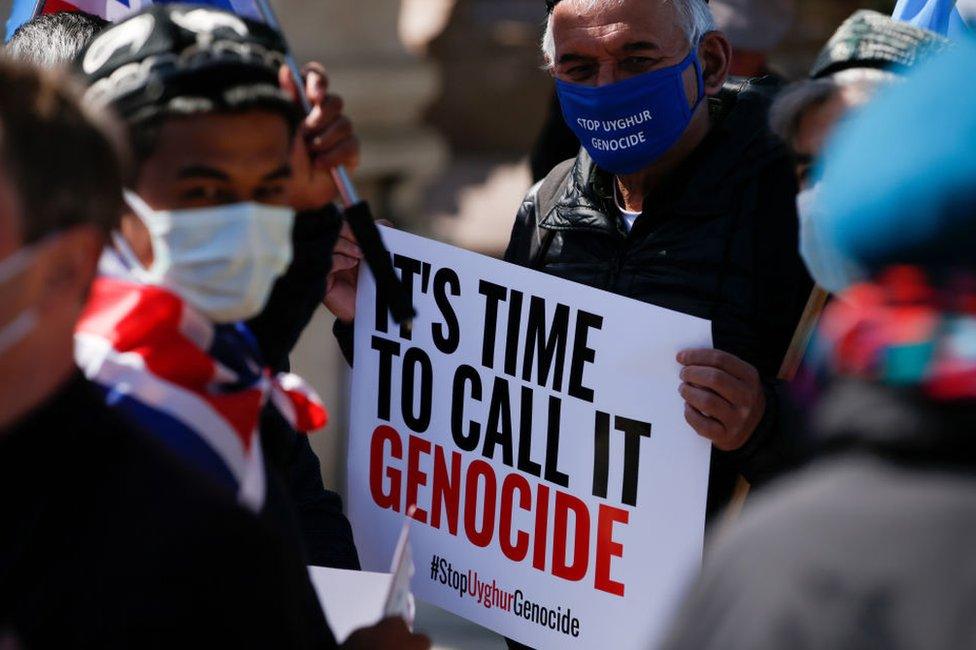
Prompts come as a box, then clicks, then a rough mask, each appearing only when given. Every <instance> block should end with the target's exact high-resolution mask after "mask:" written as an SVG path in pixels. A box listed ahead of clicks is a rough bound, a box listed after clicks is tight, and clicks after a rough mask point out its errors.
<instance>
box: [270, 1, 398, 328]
mask: <svg viewBox="0 0 976 650" xmlns="http://www.w3.org/2000/svg"><path fill="white" fill-rule="evenodd" d="M255 2H256V4H257V7H258V11H260V12H261V16H262V18H263V19H264V22H265V23H266V24H267V25H268V26H269V27H271V28H272V29H274V30H275V31H277V32H278V33H279V34H281V38H282V40H286V39H285V33H284V31H283V30H282V29H281V23H279V22H278V17H277V16H276V15H275V12H274V9H272V8H271V4H270V2H269V0H255ZM285 65H287V66H288V70H289V72H290V73H291V76H292V79H293V80H294V82H295V88H296V89H297V91H298V99H299V101H300V102H301V105H302V108H304V109H305V112H306V114H307V113H308V112H309V111H311V110H312V104H311V102H309V100H308V95H307V94H306V93H305V82H304V80H303V79H302V72H301V70H300V69H299V67H298V63H297V62H296V61H295V57H294V55H293V54H292V52H291V48H290V47H288V46H287V44H286V46H285ZM330 173H331V174H332V180H333V181H335V185H336V188H337V189H338V190H339V198H340V199H341V203H342V207H343V216H345V218H346V223H348V224H349V228H350V229H351V230H352V232H353V234H354V235H355V236H356V240H357V241H358V243H359V247H360V249H361V250H362V251H363V257H364V258H365V259H366V263H367V264H369V268H370V270H371V271H372V272H373V277H374V279H375V280H376V291H377V293H378V294H379V295H380V297H381V298H382V302H385V303H386V304H387V305H388V306H389V310H390V314H391V315H392V316H393V320H394V321H396V322H397V323H407V324H409V323H410V321H411V320H412V319H413V317H414V316H415V315H416V311H415V310H414V308H413V297H412V296H411V295H410V294H409V293H408V292H407V291H406V288H405V287H404V286H403V284H402V283H401V282H400V278H399V277H398V276H397V274H396V271H394V270H393V264H392V262H391V261H390V254H389V252H388V251H387V250H386V247H385V246H384V245H383V239H382V238H381V237H380V233H379V230H378V229H377V228H376V222H375V221H374V220H373V214H372V210H371V209H370V207H369V204H368V203H366V202H365V201H363V200H362V199H360V197H359V193H358V192H357V191H356V187H355V186H354V185H353V184H352V180H351V179H350V178H349V172H348V171H347V170H346V168H345V166H343V165H338V166H337V167H334V168H333V169H331V170H330Z"/></svg>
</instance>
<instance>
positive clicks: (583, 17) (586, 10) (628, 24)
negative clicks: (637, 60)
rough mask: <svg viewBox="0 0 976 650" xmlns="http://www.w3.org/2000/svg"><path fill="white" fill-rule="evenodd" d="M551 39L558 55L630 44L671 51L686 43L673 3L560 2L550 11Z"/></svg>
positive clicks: (653, 0)
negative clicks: (589, 48)
mask: <svg viewBox="0 0 976 650" xmlns="http://www.w3.org/2000/svg"><path fill="white" fill-rule="evenodd" d="M553 37H554V39H555V41H556V50H557V53H559V51H560V50H561V49H563V48H570V49H575V48H578V47H587V46H588V45H609V46H615V47H623V46H626V45H627V44H628V43H632V42H645V43H649V44H653V45H654V46H656V47H658V48H660V49H662V50H670V49H674V48H680V47H682V46H683V44H684V40H685V38H684V30H683V29H682V26H681V24H680V18H679V15H678V11H677V9H676V7H675V5H674V2H673V0H562V1H561V2H559V4H557V5H556V6H555V8H554V10H553Z"/></svg>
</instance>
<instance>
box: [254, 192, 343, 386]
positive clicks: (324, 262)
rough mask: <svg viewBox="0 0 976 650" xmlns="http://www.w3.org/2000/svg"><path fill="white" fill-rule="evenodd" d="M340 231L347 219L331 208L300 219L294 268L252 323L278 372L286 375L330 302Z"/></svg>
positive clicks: (297, 219) (294, 243)
mask: <svg viewBox="0 0 976 650" xmlns="http://www.w3.org/2000/svg"><path fill="white" fill-rule="evenodd" d="M341 226H342V215H341V214H339V211H338V210H337V209H336V208H335V207H334V206H332V205H328V206H326V207H324V208H322V209H321V210H314V211H309V212H302V213H300V214H298V215H297V216H296V217H295V227H294V229H293V231H292V251H293V254H292V262H291V265H290V266H289V267H288V270H286V271H285V274H284V275H282V276H281V277H280V278H278V281H277V282H276V283H275V285H274V288H273V289H272V290H271V296H270V297H269V298H268V302H267V304H266V305H265V306H264V310H263V311H262V312H261V313H260V314H258V315H257V316H255V317H254V318H252V319H251V320H250V321H248V323H247V324H248V326H249V327H250V328H251V331H252V332H254V336H255V337H256V338H257V341H258V346H259V347H260V348H261V353H262V355H263V356H264V359H265V362H266V363H267V364H268V365H269V366H270V367H271V368H273V369H275V370H279V371H280V370H285V369H287V367H288V355H289V354H290V353H291V351H292V348H294V347H295V344H296V343H298V339H299V337H300V336H301V335H302V332H303V331H304V330H305V327H307V326H308V323H309V321H311V320H312V316H313V315H314V314H315V310H316V308H317V307H318V306H319V304H320V303H321V302H322V298H323V297H324V296H325V278H326V276H327V275H328V274H329V269H330V268H331V267H332V249H333V247H334V246H335V242H336V239H337V238H338V236H339V228H340V227H341Z"/></svg>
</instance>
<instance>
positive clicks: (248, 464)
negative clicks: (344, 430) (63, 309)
mask: <svg viewBox="0 0 976 650" xmlns="http://www.w3.org/2000/svg"><path fill="white" fill-rule="evenodd" d="M75 360H76V361H77V363H78V365H79V367H80V368H81V369H82V371H83V372H84V373H85V375H86V376H87V377H88V378H89V379H91V380H92V381H94V382H95V383H96V384H98V385H99V386H101V387H102V388H103V389H104V391H105V396H106V401H107V403H108V404H109V405H110V406H111V407H113V408H115V409H116V410H117V411H118V412H119V413H121V414H122V415H123V416H124V417H126V418H128V419H129V420H130V421H133V422H135V423H136V424H137V425H139V426H140V427H141V428H142V429H143V430H145V431H147V432H148V433H150V434H152V435H153V436H154V437H155V438H157V439H158V440H160V441H161V442H162V443H163V444H164V445H165V446H166V447H168V448H169V449H170V450H172V451H173V452H175V453H176V454H177V455H178V456H180V457H181V458H183V459H184V460H185V461H186V462H187V463H188V464H189V465H191V466H193V467H195V468H196V469H198V470H200V471H202V472H203V473H205V474H206V475H208V476H210V477H212V478H213V479H215V480H216V481H217V482H218V483H219V484H221V485H223V486H225V487H226V488H228V489H229V490H231V491H233V492H235V493H236V494H237V498H238V501H239V502H241V503H242V504H244V505H246V506H248V507H250V508H251V509H253V510H255V511H257V510H260V508H261V507H262V506H263V504H264V498H265V491H266V484H265V469H264V459H263V455H262V452H261V441H260V437H259V436H258V421H259V418H260V414H261V411H262V409H263V408H264V406H265V404H266V403H267V402H268V400H271V402H272V403H273V404H274V406H275V407H276V408H277V409H278V411H279V412H280V413H281V414H282V416H284V418H285V419H286V420H287V421H288V422H289V424H291V425H292V426H293V427H294V428H295V429H297V430H298V431H302V432H309V431H313V430H315V429H319V428H321V427H323V426H325V423H326V421H327V413H326V410H325V407H324V406H323V405H322V402H321V400H320V399H319V397H318V395H316V394H315V392H314V390H312V389H311V388H310V387H309V386H308V385H307V384H306V383H305V382H304V381H303V380H302V379H301V378H299V377H298V376H296V375H293V374H290V373H277V374H275V373H272V372H271V371H270V370H268V368H266V367H265V366H264V364H263V363H262V362H261V356H260V351H259V349H258V346H257V342H256V340H255V339H254V337H253V335H252V334H251V332H250V330H248V328H247V326H246V325H245V324H243V323H234V324H228V325H214V324H213V323H212V322H210V321H209V319H207V318H206V317H204V316H203V315H201V314H200V313H198V312H197V311H196V310H194V309H193V308H192V307H190V306H189V305H188V304H186V303H185V302H184V301H183V300H182V299H181V298H180V297H179V296H177V295H176V294H174V293H172V292H170V291H168V290H166V289H164V288H161V287H157V286H150V285H146V284H141V283H139V282H136V281H134V280H132V279H131V278H129V277H127V275H126V273H125V267H124V262H122V261H121V259H120V258H119V257H118V256H117V254H116V253H115V252H114V251H113V250H111V249H108V250H106V252H105V254H104V256H103V258H102V263H101V274H100V276H99V277H98V278H97V279H96V280H95V282H94V285H93V286H92V290H91V295H90V297H89V301H88V304H87V305H86V308H85V311H84V313H83V314H82V317H81V319H80V321H79V322H78V325H77V328H76V330H75Z"/></svg>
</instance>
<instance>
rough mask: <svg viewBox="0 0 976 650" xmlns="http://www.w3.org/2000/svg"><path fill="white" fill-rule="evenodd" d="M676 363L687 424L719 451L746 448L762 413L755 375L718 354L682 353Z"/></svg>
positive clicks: (761, 396) (759, 386) (725, 354)
mask: <svg viewBox="0 0 976 650" xmlns="http://www.w3.org/2000/svg"><path fill="white" fill-rule="evenodd" d="M678 363H680V364H681V365H682V366H684V368H682V369H681V375H680V377H681V381H682V383H681V386H680V387H679V388H678V392H679V393H681V396H682V397H683V398H684V400H685V420H687V421H688V424H690V425H691V426H692V428H694V429H695V431H696V432H697V433H698V435H700V436H703V437H705V438H708V439H709V440H711V441H712V444H714V445H715V446H716V447H718V448H719V449H721V450H722V451H733V450H735V449H738V448H740V447H741V446H742V445H744V444H746V441H748V440H749V437H750V436H751V435H752V432H753V431H755V430H756V427H757V426H759V421H760V420H762V416H763V413H764V412H765V411H766V396H765V393H763V387H762V382H761V381H760V379H759V372H758V371H757V370H756V369H755V368H754V367H753V366H751V365H749V364H748V363H746V362H745V361H743V360H742V359H739V358H738V357H736V356H734V355H731V354H729V353H728V352H722V351H721V350H709V349H699V350H682V351H681V352H679V353H678Z"/></svg>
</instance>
